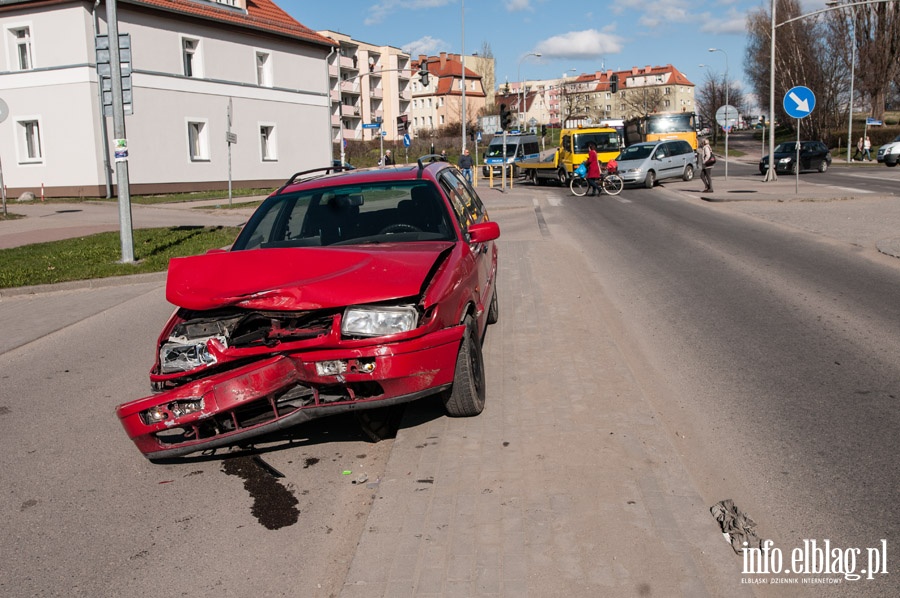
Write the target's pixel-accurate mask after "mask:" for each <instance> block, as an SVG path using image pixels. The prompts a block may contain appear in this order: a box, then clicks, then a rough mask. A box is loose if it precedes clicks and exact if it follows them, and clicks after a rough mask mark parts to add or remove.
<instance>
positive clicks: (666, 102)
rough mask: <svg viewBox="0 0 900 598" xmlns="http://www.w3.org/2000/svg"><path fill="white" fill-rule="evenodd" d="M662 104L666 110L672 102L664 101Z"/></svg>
mask: <svg viewBox="0 0 900 598" xmlns="http://www.w3.org/2000/svg"><path fill="white" fill-rule="evenodd" d="M663 104H664V105H665V107H666V108H668V107H669V106H671V105H672V102H670V101H669V100H666V101H665V102H663Z"/></svg>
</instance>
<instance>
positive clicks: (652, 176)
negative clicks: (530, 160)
mask: <svg viewBox="0 0 900 598" xmlns="http://www.w3.org/2000/svg"><path fill="white" fill-rule="evenodd" d="M655 184H656V173H655V172H653V171H652V170H648V171H647V178H646V179H644V187H646V188H647V189H653V185H655Z"/></svg>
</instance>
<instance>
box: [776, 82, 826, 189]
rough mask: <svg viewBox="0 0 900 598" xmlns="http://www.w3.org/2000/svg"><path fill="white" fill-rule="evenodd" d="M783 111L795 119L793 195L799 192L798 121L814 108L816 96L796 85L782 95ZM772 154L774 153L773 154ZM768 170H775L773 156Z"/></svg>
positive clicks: (807, 89) (809, 90) (808, 89)
mask: <svg viewBox="0 0 900 598" xmlns="http://www.w3.org/2000/svg"><path fill="white" fill-rule="evenodd" d="M782 106H784V111H785V112H787V115H788V116H790V117H791V118H796V119H797V145H796V146H794V150H795V151H796V154H795V155H794V170H796V173H795V174H796V176H795V177H794V193H799V192H800V119H801V118H806V117H807V116H809V115H810V114H811V113H812V111H813V108H815V107H816V94H814V93H813V92H812V90H811V89H810V88H808V87H804V86H802V85H797V86H795V87H792V88H790V89H789V90H788V92H787V93H786V94H784V100H782ZM773 153H774V152H773ZM769 168H770V169H771V168H775V156H772V155H770V156H769Z"/></svg>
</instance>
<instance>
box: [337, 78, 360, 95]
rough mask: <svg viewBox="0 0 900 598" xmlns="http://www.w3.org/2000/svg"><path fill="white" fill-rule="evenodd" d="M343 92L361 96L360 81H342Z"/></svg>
mask: <svg viewBox="0 0 900 598" xmlns="http://www.w3.org/2000/svg"><path fill="white" fill-rule="evenodd" d="M341 92H342V93H352V94H354V95H359V81H341Z"/></svg>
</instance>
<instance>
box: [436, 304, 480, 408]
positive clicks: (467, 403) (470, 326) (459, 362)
mask: <svg viewBox="0 0 900 598" xmlns="http://www.w3.org/2000/svg"><path fill="white" fill-rule="evenodd" d="M465 325H466V332H465V334H463V338H462V342H461V343H460V345H459V353H458V354H457V356H456V373H455V374H454V376H453V388H451V389H450V390H449V391H448V392H447V393H446V395H445V397H444V408H445V409H446V410H447V414H448V415H450V416H452V417H472V416H473V415H478V414H479V413H481V412H482V411H483V410H484V357H483V356H482V354H481V343H480V342H478V331H477V330H476V327H475V320H474V318H472V316H468V317H467V318H466V321H465Z"/></svg>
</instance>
